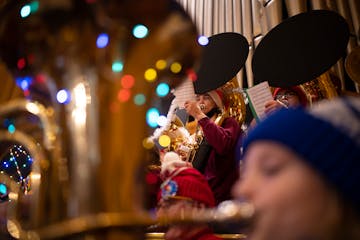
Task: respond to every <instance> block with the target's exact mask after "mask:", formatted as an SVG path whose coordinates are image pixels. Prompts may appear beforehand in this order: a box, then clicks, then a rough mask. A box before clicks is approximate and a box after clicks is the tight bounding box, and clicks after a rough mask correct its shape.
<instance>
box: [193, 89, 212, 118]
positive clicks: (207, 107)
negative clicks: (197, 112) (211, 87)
mask: <svg viewBox="0 0 360 240" xmlns="http://www.w3.org/2000/svg"><path fill="white" fill-rule="evenodd" d="M196 101H197V103H198V104H199V105H200V108H201V110H202V112H203V113H205V114H207V113H208V112H210V111H211V110H212V109H213V108H215V107H216V103H215V102H214V100H213V99H212V98H211V97H210V95H209V94H207V93H205V94H201V95H197V96H196Z"/></svg>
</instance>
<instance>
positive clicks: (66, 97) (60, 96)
mask: <svg viewBox="0 0 360 240" xmlns="http://www.w3.org/2000/svg"><path fill="white" fill-rule="evenodd" d="M70 98H71V95H70V92H69V91H68V90H66V89H61V90H59V91H58V92H57V94H56V100H57V101H58V102H59V103H61V104H68V103H69V102H70Z"/></svg>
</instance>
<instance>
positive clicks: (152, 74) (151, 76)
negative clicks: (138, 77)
mask: <svg viewBox="0 0 360 240" xmlns="http://www.w3.org/2000/svg"><path fill="white" fill-rule="evenodd" d="M144 78H145V79H146V80H147V81H148V82H154V81H155V80H156V78H157V72H156V70H155V69H153V68H149V69H147V70H146V71H145V73H144Z"/></svg>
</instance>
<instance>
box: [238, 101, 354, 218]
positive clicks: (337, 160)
mask: <svg viewBox="0 0 360 240" xmlns="http://www.w3.org/2000/svg"><path fill="white" fill-rule="evenodd" d="M260 140H269V141H274V142H277V143H280V144H282V145H284V146H286V147H288V148H289V149H291V150H292V151H293V152H295V153H296V154H298V155H299V156H301V157H302V159H303V160H304V161H306V163H307V164H309V165H310V166H311V167H312V168H313V169H315V170H316V171H317V172H318V173H319V174H320V175H321V176H322V177H323V178H324V179H325V180H326V181H327V182H328V183H329V184H330V185H332V186H334V187H335V189H337V191H338V192H339V193H340V194H341V196H343V198H344V199H345V201H347V202H348V203H350V204H352V205H353V206H354V207H355V209H357V211H358V213H359V215H360V98H356V97H348V98H338V99H335V100H328V101H323V102H320V103H319V104H318V105H315V106H313V107H312V108H311V109H309V110H306V109H300V108H298V109H283V110H280V111H278V112H276V113H274V114H273V115H270V116H269V117H267V118H266V119H264V121H262V122H261V123H259V124H258V125H257V126H256V127H255V128H254V129H252V130H251V131H250V132H249V134H248V136H247V137H246V138H245V140H244V144H243V155H245V154H246V151H247V150H248V148H249V146H250V145H251V144H252V143H253V142H256V141H260Z"/></svg>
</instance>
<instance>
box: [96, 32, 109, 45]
mask: <svg viewBox="0 0 360 240" xmlns="http://www.w3.org/2000/svg"><path fill="white" fill-rule="evenodd" d="M108 43H109V35H107V34H106V33H101V34H99V36H98V37H97V39H96V46H97V47H98V48H104V47H106V46H107V45H108Z"/></svg>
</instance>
